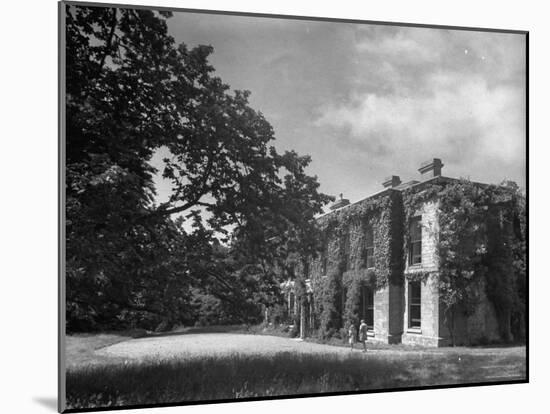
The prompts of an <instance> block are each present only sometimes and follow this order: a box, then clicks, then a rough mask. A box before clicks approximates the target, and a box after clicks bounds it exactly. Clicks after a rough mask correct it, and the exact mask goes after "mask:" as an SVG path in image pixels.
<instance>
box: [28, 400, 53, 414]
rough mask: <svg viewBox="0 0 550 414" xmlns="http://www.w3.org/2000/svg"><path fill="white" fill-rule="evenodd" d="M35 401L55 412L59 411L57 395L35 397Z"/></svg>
mask: <svg viewBox="0 0 550 414" xmlns="http://www.w3.org/2000/svg"><path fill="white" fill-rule="evenodd" d="M33 401H34V402H36V403H38V404H40V405H41V406H43V407H46V408H47V409H49V410H51V411H53V412H57V398H55V397H33Z"/></svg>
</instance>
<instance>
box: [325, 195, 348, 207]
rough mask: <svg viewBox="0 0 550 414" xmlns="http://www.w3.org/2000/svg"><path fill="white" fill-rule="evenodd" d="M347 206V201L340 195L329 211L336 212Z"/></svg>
mask: <svg viewBox="0 0 550 414" xmlns="http://www.w3.org/2000/svg"><path fill="white" fill-rule="evenodd" d="M348 204H349V200H348V199H347V198H344V195H343V194H342V193H340V198H339V199H337V200H336V201H335V202H334V203H333V204H332V205H331V206H330V209H331V210H336V209H338V208H340V207H344V206H347V205H348Z"/></svg>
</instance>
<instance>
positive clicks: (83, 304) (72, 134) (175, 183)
mask: <svg viewBox="0 0 550 414" xmlns="http://www.w3.org/2000/svg"><path fill="white" fill-rule="evenodd" d="M169 17H171V14H170V13H167V12H155V11H151V10H137V9H124V8H106V7H96V6H93V7H92V6H90V7H84V6H76V5H68V6H67V7H66V15H65V18H66V21H65V28H66V49H65V55H66V68H65V69H66V189H65V191H66V206H65V208H66V219H67V220H66V258H67V261H66V270H67V273H66V277H67V321H68V327H69V328H70V329H91V328H93V327H96V326H119V325H120V326H148V327H149V326H154V325H156V324H158V323H159V322H160V321H163V322H167V323H168V324H172V323H178V322H186V321H189V320H192V319H193V314H192V313H193V312H192V310H193V307H192V306H191V303H192V296H193V295H194V294H196V292H197V289H198V290H200V292H202V293H201V294H212V295H215V296H216V298H217V299H219V300H222V301H223V302H224V303H225V304H228V306H230V307H231V306H232V307H233V310H232V312H233V313H234V314H235V312H237V313H238V312H241V313H242V314H243V315H251V314H254V312H251V311H250V309H248V308H247V306H253V304H257V303H260V302H261V301H267V300H271V299H270V298H272V297H273V294H274V289H276V285H277V283H276V282H277V281H276V276H275V275H274V274H273V271H272V270H271V269H272V266H273V265H274V264H276V263H277V262H281V261H282V260H284V258H285V257H286V256H287V255H288V253H290V252H301V253H305V254H314V253H315V250H316V248H317V247H316V242H315V237H314V225H313V217H314V215H315V214H317V213H319V212H321V211H322V210H321V208H322V206H323V205H324V204H326V203H327V202H328V201H330V200H331V197H329V196H327V195H325V194H322V193H320V192H319V191H318V187H319V183H318V181H317V178H316V177H311V176H309V175H307V173H306V168H307V166H308V164H309V163H310V158H309V157H308V156H300V155H298V154H297V153H295V152H293V151H286V152H284V153H279V152H278V151H277V150H276V149H275V147H274V146H273V141H274V131H273V128H272V127H271V125H270V124H269V122H268V121H267V120H266V119H265V118H264V116H263V115H262V114H261V113H260V112H258V111H255V110H254V109H252V108H251V107H250V106H249V102H248V97H249V94H250V93H249V92H248V91H230V88H229V86H228V85H226V84H224V83H223V82H222V80H221V79H220V78H219V77H217V76H215V75H214V68H213V67H212V66H211V65H210V64H209V62H208V57H209V55H210V54H211V53H212V52H213V48H212V47H210V46H202V45H201V46H197V47H194V48H192V49H189V48H188V47H187V46H186V45H185V44H179V45H178V44H176V42H175V40H174V39H173V38H172V37H171V36H170V35H169V34H168V30H167V23H166V19H168V18H169ZM160 149H163V150H164V152H167V153H169V156H167V157H166V158H164V159H163V166H162V168H161V169H160V170H157V169H156V168H155V167H154V166H153V165H152V164H151V159H152V157H153V155H154V154H155V153H157V151H159V150H160ZM156 174H162V176H163V177H164V178H166V179H169V180H170V182H171V183H172V189H173V191H172V193H171V194H170V196H169V198H168V200H167V201H166V202H163V203H157V202H156V201H155V196H156V189H155V186H154V177H155V175H156ZM184 223H186V225H185V226H184ZM189 223H192V226H190V225H189ZM193 292H195V293H193ZM237 310H238V311H237Z"/></svg>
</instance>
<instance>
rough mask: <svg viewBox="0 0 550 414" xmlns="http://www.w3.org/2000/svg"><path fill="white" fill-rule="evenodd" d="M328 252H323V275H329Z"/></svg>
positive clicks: (325, 250)
mask: <svg viewBox="0 0 550 414" xmlns="http://www.w3.org/2000/svg"><path fill="white" fill-rule="evenodd" d="M327 256H328V252H327V249H326V248H325V249H324V250H323V252H322V253H321V274H322V275H326V274H327V261H328V258H327Z"/></svg>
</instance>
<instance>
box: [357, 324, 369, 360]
mask: <svg viewBox="0 0 550 414" xmlns="http://www.w3.org/2000/svg"><path fill="white" fill-rule="evenodd" d="M367 329H368V328H367V324H366V323H365V321H364V320H363V319H361V325H359V342H362V343H363V352H367Z"/></svg>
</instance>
